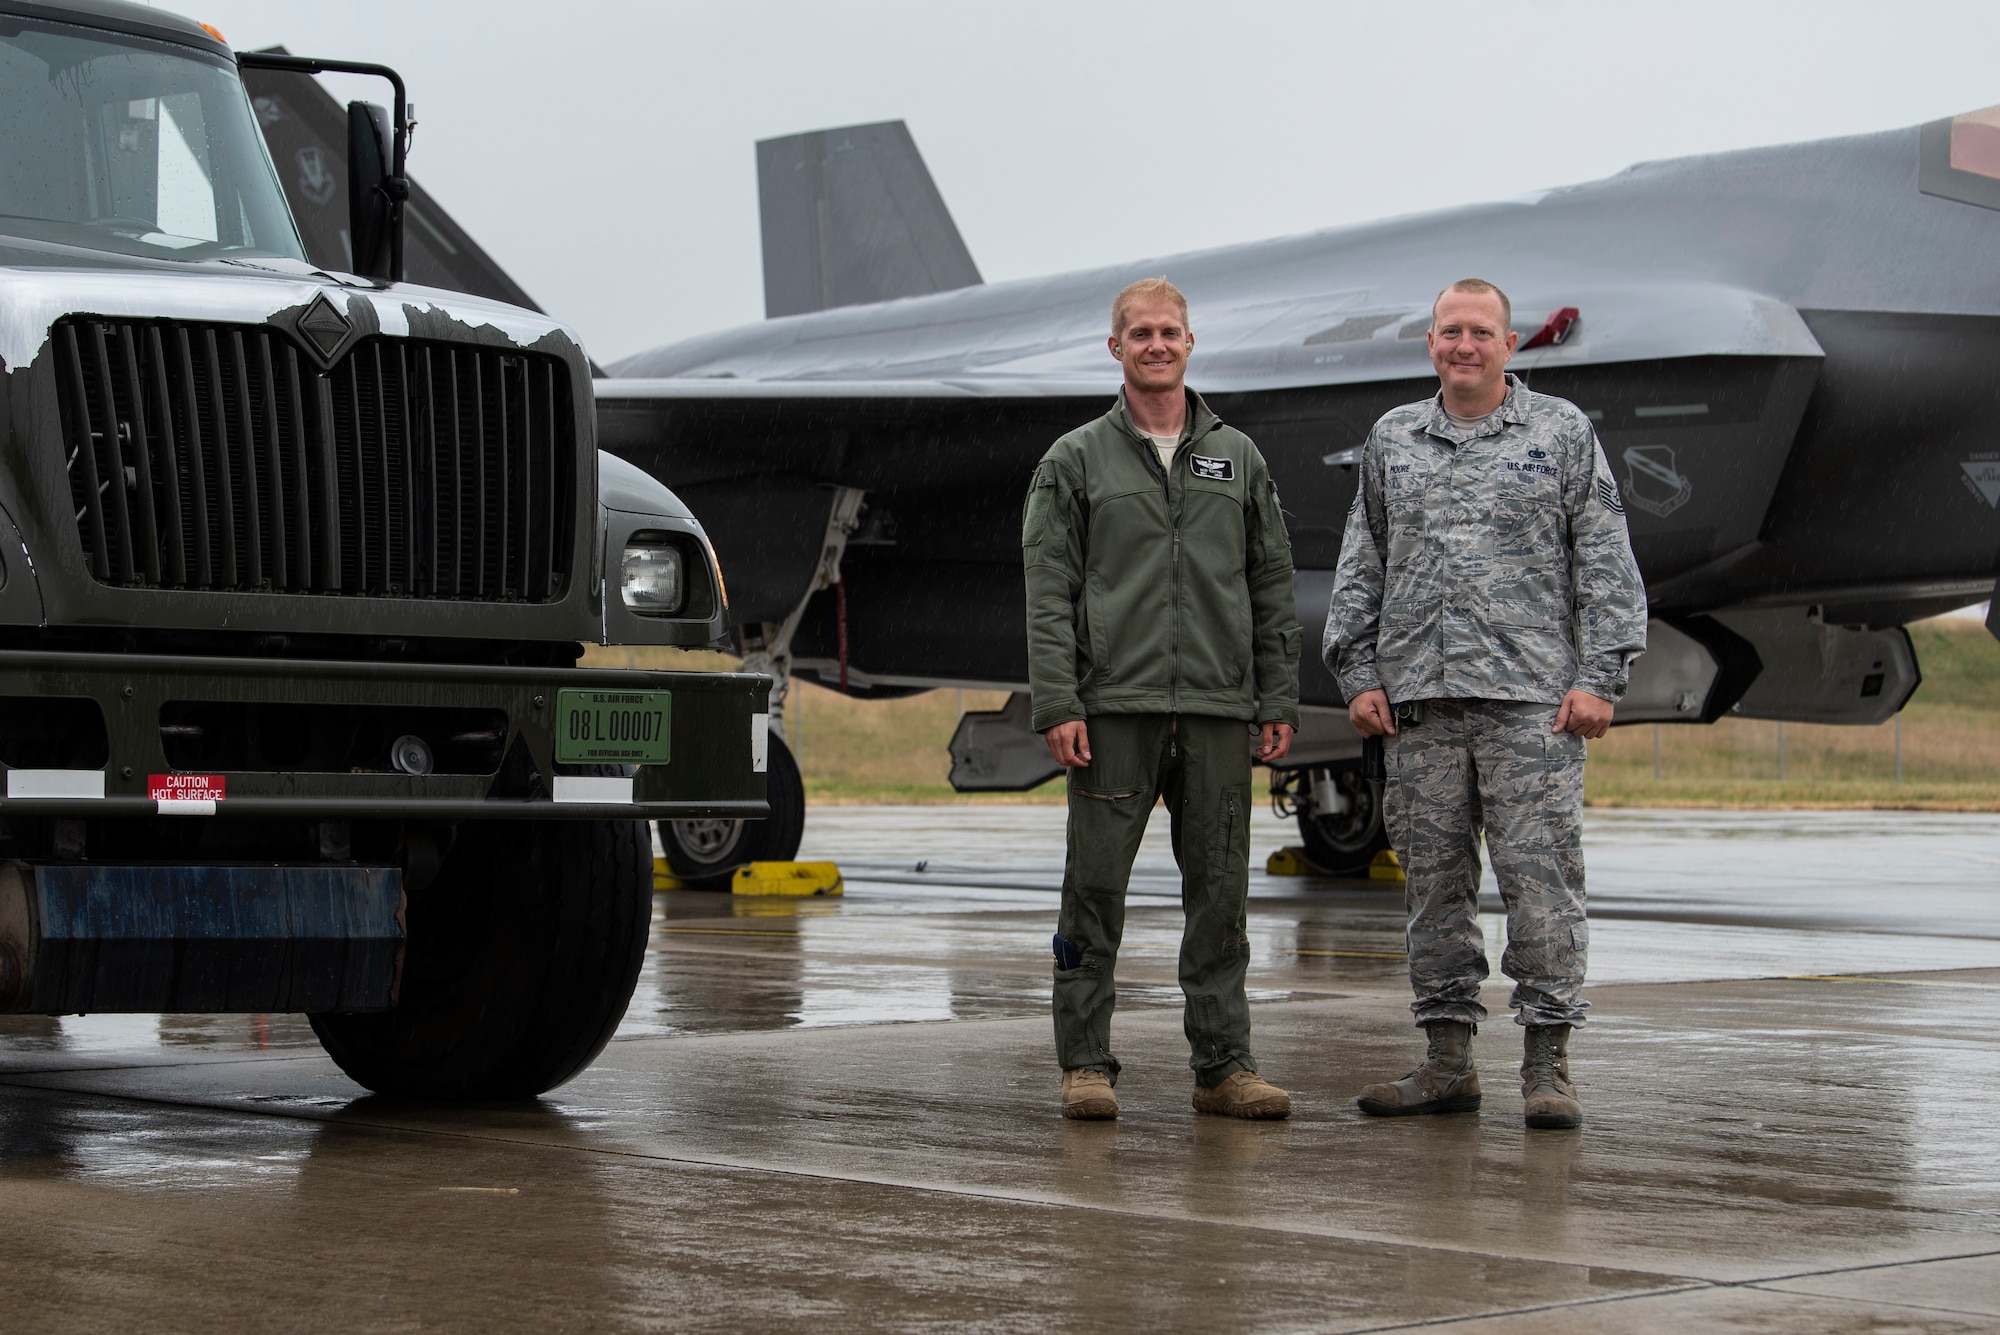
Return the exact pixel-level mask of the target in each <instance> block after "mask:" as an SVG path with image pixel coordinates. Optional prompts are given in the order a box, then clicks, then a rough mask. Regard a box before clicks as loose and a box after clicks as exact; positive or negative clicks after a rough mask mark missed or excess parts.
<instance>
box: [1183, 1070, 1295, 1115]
mask: <svg viewBox="0 0 2000 1335" xmlns="http://www.w3.org/2000/svg"><path fill="white" fill-rule="evenodd" d="M1194 1110H1195V1111H1196V1112H1199V1113H1214V1114H1215V1115H1216V1116H1218V1117H1248V1118H1251V1119H1252V1120H1254V1121H1276V1120H1277V1119H1279V1118H1282V1117H1290V1116H1291V1115H1292V1096H1291V1095H1290V1094H1287V1093H1286V1092H1285V1091H1284V1090H1282V1089H1279V1088H1278V1087H1277V1086H1276V1085H1274V1084H1272V1083H1271V1082H1270V1081H1268V1080H1266V1079H1265V1078H1264V1077H1263V1076H1261V1075H1258V1074H1257V1073H1256V1072H1255V1071H1234V1072H1231V1073H1230V1075H1229V1078H1228V1079H1226V1080H1224V1081H1223V1082H1222V1083H1221V1084H1219V1085H1213V1086H1208V1087H1204V1086H1201V1085H1196V1086H1195V1087H1194Z"/></svg>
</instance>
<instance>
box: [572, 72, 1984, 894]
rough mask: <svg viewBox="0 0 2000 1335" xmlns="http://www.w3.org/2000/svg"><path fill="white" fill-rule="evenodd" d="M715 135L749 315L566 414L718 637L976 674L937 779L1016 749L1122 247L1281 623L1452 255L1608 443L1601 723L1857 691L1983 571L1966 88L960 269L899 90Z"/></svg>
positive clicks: (1978, 222)
mask: <svg viewBox="0 0 2000 1335" xmlns="http://www.w3.org/2000/svg"><path fill="white" fill-rule="evenodd" d="M757 162H758V184H759V193H760V203H761V211H762V231H763V236H762V241H763V259H764V287H765V291H764V296H765V309H766V315H767V318H766V319H765V320H763V321H762V322H760V323H757V324H753V325H747V326H743V327H740V328H736V329H730V330H726V331H723V332H719V333H714V334H709V335H705V336H702V337H698V338H693V339H689V340H686V341H683V342H680V343H675V344H672V345H669V346H666V347H661V348H657V349H654V350H652V351H649V352H644V353H640V354H638V355H636V356H633V357H629V358H626V359H625V360H623V361H621V362H618V363H615V364H614V365H612V366H611V367H610V368H609V370H610V376H609V378H606V379H602V380H599V381H598V382H597V391H598V417H599V427H600V442H599V443H600V444H601V445H602V446H603V447H604V448H606V449H608V450H610V451H612V452H613V453H616V454H619V455H622V456H623V457H625V458H626V459H628V460H630V461H631V462H633V463H635V464H637V465H638V466H640V467H641V468H644V469H645V470H647V471H648V472H650V473H652V474H654V475H655V476H656V477H658V478H660V479H661V480H662V481H664V482H666V483H667V484H668V485H670V486H671V487H672V488H673V489H674V490H675V492H676V493H677V494H679V495H680V496H682V497H683V498H684V499H685V500H687V501H688V503H689V504H690V505H692V506H693V507H694V508H695V510H696V512H697V513H698V514H700V515H701V517H702V520H703V523H704V524H705V525H706V527H707V529H708V532H709V533H710V534H711V535H712V536H713V538H714V541H715V544H716V546H717V549H718V552H719V554H720V557H721V561H722V566H723V570H724V573H725V577H726V578H727V581H728V585H729V597H730V609H731V614H732V621H733V636H734V639H733V642H732V645H731V647H733V648H734V649H735V650H737V651H738V652H740V653H743V654H744V655H746V657H747V662H748V663H749V664H751V665H752V666H759V667H762V668H764V669H765V670H768V671H771V672H773V673H774V674H775V675H777V676H778V677H779V679H780V682H781V685H782V684H783V683H785V682H788V681H789V679H790V678H791V676H793V675H803V676H804V677H806V678H809V679H812V680H814V681H817V682H819V683H820V684H823V685H826V686H830V687H832V688H834V689H838V690H843V691H846V692H849V693H851V694H854V695H858V696H864V697H870V698H889V697H893V696H896V695H901V694H907V693H910V692H913V691H919V690H925V689H930V688H933V687H938V686H964V687H985V688H998V689H1004V690H1008V691H1010V692H1014V693H1015V694H1014V696H1013V697H1012V698H1010V700H1009V702H1008V705H1007V706H1006V707H1005V708H1003V709H1001V710H998V711H993V712H991V713H985V714H973V715H968V716H967V718H966V719H965V720H964V722H963V724H962V725H961V728H960V730H959V734H958V736H957V737H956V738H954V741H953V760H954V765H953V782H954V783H955V784H957V785H958V786H959V787H961V788H964V789H1000V788H1019V787H1025V786H1030V785H1033V784H1035V783H1039V782H1041V781H1043V780H1045V779H1047V778H1048V777H1050V775H1051V774H1052V772H1053V767H1052V766H1051V765H1050V763H1049V761H1048V758H1047V753H1046V751H1045V750H1044V749H1043V748H1042V746H1041V743H1040V740H1039V739H1038V738H1036V737H1035V736H1034V735H1033V734H1032V733H1031V732H1030V731H1029V730H1028V727H1027V711H1026V708H1025V706H1026V700H1025V698H1024V697H1023V696H1022V695H1020V694H1019V693H1020V692H1022V691H1023V690H1024V689H1025V682H1026V677H1027V665H1026V653H1025V635H1024V621H1023V595H1022V583H1021V567H1020V550H1019V545H1018V542H1019V531H1020V528H1019V525H1020V506H1021V500H1022V496H1023V492H1024V489H1025V486H1026V483H1027V479H1028V477H1029V475H1030V473H1031V471H1032V469H1033V467H1034V464H1035V462H1036V461H1037V459H1039V457H1040V456H1041V454H1042V452H1043V451H1044V450H1045V449H1047V447H1048V445H1049V444H1050V443H1051V442H1052V441H1053V440H1055V438H1056V437H1057V436H1059V435H1061V434H1062V433H1064V432H1065V431H1068V430H1069V429H1071V428H1072V427H1074V426H1076V425H1078V424H1079V423H1081V422H1083V421H1086V420H1088V419H1089V418H1091V417H1093V416H1096V415H1097V414H1099V413H1101V412H1102V411H1103V410H1104V408H1105V406H1106V405H1107V403H1108V402H1109V400H1110V398H1111V396H1112V394H1113V393H1115V391H1116V389H1117V387H1118V383H1119V380H1118V367H1117V364H1116V363H1115V362H1113V361H1112V360H1111V358H1110V357H1109V356H1108V355H1107V354H1106V352H1105V350H1104V341H1105V336H1106V334H1107V333H1108V332H1109V328H1108V325H1109V312H1110V302H1111V297H1112V295H1113V294H1114V293H1116V292H1117V290H1118V289H1119V288H1121V287H1122V286H1124V285H1125V284H1126V283H1128V282H1130V281H1132V280H1133V279H1135V278H1140V277H1144V276H1148V275H1154V274H1165V275H1166V276H1168V277H1169V278H1171V279H1173V280H1174V282H1176V283H1177V284H1178V285H1179V286H1180V287H1181V288H1182V289H1183V290H1184V291H1185V292H1186V293H1187V295H1188V298H1189V301H1190V303H1191V306H1192V321H1191V323H1192V325H1193V329H1194V332H1195V335H1196V339H1197V343H1196V350H1195V355H1194V357H1193V359H1192V361H1191V363H1190V375H1189V378H1190V383H1192V384H1193V385H1194V386H1195V387H1196V388H1197V389H1198V390H1200V391H1201V393H1202V394H1203V395H1204V396H1206V398H1207V399H1208V402H1209V403H1210V404H1211V405H1212V406H1213V407H1214V408H1215V409H1216V410H1217V411H1218V412H1219V413H1220V414H1221V416H1222V417H1223V418H1224V419H1225V420H1226V421H1229V422H1231V423H1232V424H1234V425H1236V426H1238V427H1240V428H1242V429H1243V430H1245V431H1246V432H1248V433H1249V434H1250V435H1251V437H1252V438H1254V439H1255V440H1256V441H1257V443H1258V445H1259V447H1260V448H1261V449H1262V451H1263V453H1264V455H1265V457H1266V458H1267V459H1268V460H1269V462H1270V465H1271V470H1272V474H1273V476H1274V478H1275V479H1276V481H1277V484H1278V487H1279V491H1280V495H1281V497H1282V501H1283V504H1284V507H1285V510H1286V515H1287V521H1288V523H1289V525H1290V530H1291V538H1292V549H1293V556H1294V560H1295V562H1296V564H1297V568H1298V577H1297V598H1298V610H1299V617H1300V620H1301V622H1303V623H1304V625H1305V626H1306V631H1307V636H1306V643H1307V644H1308V645H1309V646H1310V645H1314V644H1316V643H1317V642H1318V634H1319V630H1320V627H1321V626H1322V625H1323V623H1324V620H1325V614H1326V606H1327V601H1328V594H1329V592H1330V588H1331V582H1332V571H1333V568H1334V565H1335V561H1336V559H1337V556H1338V552H1339V545H1340V537H1341V532H1342V527H1343V520H1344V516H1345V514H1346V512H1347V508H1348V505H1349V502H1350V501H1351V499H1352V497H1353V493H1354V488H1355V481H1356V478H1355V472H1356V470H1355V465H1356V463H1357V461H1358V458H1359V447H1360V445H1361V443H1362V441H1363V439H1364V437H1365V435H1366V432H1367V430H1368V427H1369V425H1370V424H1371V423H1372V422H1373V421H1374V420H1375V418H1376V417H1377V416H1379V415H1380V414H1381V413H1382V412H1384V411H1386V410H1387V409H1389V408H1391V407H1393V406H1395V405H1397V404H1400V403H1407V402H1410V401H1412V400H1415V399H1419V398H1424V397H1427V396H1429V395H1430V394H1431V393H1433V392H1434V390H1435V387H1436V381H1435V377H1434V375H1433V373H1432V371H1431V367H1430V364H1429V360H1428V357H1427V354H1426V348H1425V341H1424V333H1425V330H1426V327H1427V325H1428V321H1429V309H1430V303H1431V301H1432V298H1433V297H1434V296H1435V294H1436V293H1437V291H1438V290H1439V289H1440V288H1441V287H1443V286H1444V285H1445V284H1446V283H1447V282H1449V281H1451V280H1452V279H1454V278H1459V277H1464V276H1468V275H1477V276H1479V277H1483V278H1487V279H1490V280H1492V281H1494V282H1496V283H1498V284H1500V285H1501V286H1502V287H1503V288H1504V289H1506V290H1507V291H1508V293H1509V294H1510V295H1511V296H1512V298H1513V302H1514V312H1515V323H1516V326H1517V327H1518V328H1519V329H1520V331H1521V334H1522V340H1521V351H1520V353H1519V355H1517V357H1516V358H1515V360H1514V363H1513V368H1512V369H1513V370H1514V371H1515V372H1516V373H1517V374H1518V375H1520V376H1521V377H1522V378H1523V379H1524V380H1525V381H1527V383H1529V384H1530V385H1532V386H1533V387H1534V388H1536V389H1538V390H1542V391H1545V392H1548V393H1553V394H1559V395H1561V396H1563V397H1564V398H1567V399H1570V400H1572V401H1574V402H1575V403H1577V404H1578V405H1580V406H1581V407H1582V408H1584V410H1585V411H1586V412H1588V413H1589V415H1590V417H1591V419H1592V421H1594V422H1595V423H1596V424H1597V429H1598V434H1599V436H1600V438H1601V440H1602V442H1603V445H1604V449H1605V452H1606V455H1607V457H1608V458H1609V460H1610V462H1611V465H1612V468H1613V470H1614V471H1615V472H1616V474H1617V476H1618V479H1619V483H1620V487H1621V490H1622V492H1623V498H1624V502H1625V505H1626V510H1627V514H1628V518H1629V521H1630V525H1631V531H1632V538H1633V545H1634V548H1635V550H1636V553H1637V556H1638V559H1639V563H1640V566H1641V568H1642V570H1643V571H1644V573H1645V576H1646V580H1647V587H1648V593H1649V596H1650V599H1651V605H1652V611H1653V618H1654V619H1653V622H1652V625H1651V627H1650V635H1651V648H1650V650H1649V651H1648V653H1647V654H1646V655H1645V657H1644V658H1642V659H1641V660H1640V661H1639V664H1638V667H1637V669H1636V671H1635V674H1634V678H1633V682H1632V688H1631V691H1630V693H1629V695H1628V696H1627V698H1626V700H1625V702H1624V704H1623V705H1622V706H1621V707H1620V709H1619V711H1618V721H1619V722H1620V723H1638V722H1675V723H1707V722H1712V721H1714V720H1715V719H1717V718H1719V717H1722V716H1723V715H1725V714H1736V715H1740V716H1746V717H1754V718H1766V719H1787V720H1800V721H1809V722H1818V723H1851V724H1871V723H1878V722H1881V721H1883V720H1885V719H1887V718H1888V717H1890V716H1891V715H1892V714H1893V713H1894V712H1895V711H1896V710H1898V709H1900V708H1901V707H1902V705H1903V703H1904V702H1905V701H1906V700H1907V699H1908V698H1909V696H1910V693H1911V692H1912V691H1913V690H1915V688H1916V686H1917V683H1918V680H1919V670H1918V665H1917V663H1916V659H1915V655H1914V653H1913V651H1912V649H1911V645H1910V641H1909V637H1908V636H1907V635H1906V634H1905V633H1904V632H1903V630H1902V629H1901V627H1902V625H1903V624H1904V623H1905V622H1907V621H1910V620H1914V619H1917V618H1919V617H1923V616H1927V615H1931V614H1934V613H1937V612H1942V611H1946V610H1949V609H1952V608H1956V607H1960V606H1963V605H1965V604H1967V603H1972V602H1977V601H1979V600H1980V599H1982V598H1986V597H1989V596H1990V595H1991V593H1992V590H1993V587H1994V581H1995V573H1996V569H2000V429H1997V428H1996V427H1995V425H1994V424H1995V423H1996V422H2000V376H1995V375H1994V374H1993V372H1992V367H1993V366H1994V365H1996V364H2000V267H1997V266H1995V265H1994V263H1993V262H1992V257H1993V256H1994V255H1995V254H1996V253H2000V108H1990V109H1988V110H1985V111H1979V112H1973V113H1970V114H1968V115H1963V116H1957V117H1953V118H1950V119H1947V120H1941V121H1937V122H1933V123H1931V124H1927V125H1923V126H1919V127H1914V128H1908V129H1900V130H1891V131H1887V132H1883V133H1878V134H1869V135H1861V136H1856V137H1851V138H1843V139H1832V140H1824V141H1819V142H1814V143H1806V144H1795V145H1787V146H1782V147H1775V148H1759V149H1750V150H1745V151H1740V152H1731V153H1721V154H1713V155H1707V156H1701V157H1692V158H1682V159H1676V160H1671V161H1663V162H1650V163H1643V164H1640V165H1638V166H1635V167H1632V168H1629V169H1627V170H1626V171H1624V172H1621V173H1619V174H1618V175H1616V176H1613V177H1610V178H1609V179H1606V180H1602V181H1596V182H1591V183H1588V184H1584V185H1576V186H1568V187H1562V188H1556V189H1548V190H1538V191H1535V192H1533V193H1530V194H1527V195H1523V196H1521V197H1518V198H1515V199H1508V200H1500V201H1495V202H1492V203H1486V204H1477V205H1471V206H1467V207H1462V208H1455V209H1448V210H1443V211H1440V212H1436V213H1430V214H1424V215H1419V216H1414V217H1402V218H1396V219H1391V220H1388V221H1384V222H1379V223H1371V224H1364V225H1360V226H1350V227H1341V228H1335V229H1330V230H1326V231H1320V232H1314V233H1310V234H1307V235H1304V236H1294V237H1285V238H1280V239H1276V240H1270V241H1262V242H1254V243H1250V244H1244V245H1236V246H1228V247H1222V248H1219V249H1212V250H1205V251H1198V252H1194V253H1189V254H1183V255H1171V256H1165V257H1156V258H1150V259H1144V260H1139V261H1135V262H1134V263H1131V264H1127V265H1119V266H1114V267H1110V268H1103V269H1095V270H1089V271H1084V272H1078V273H1070V274H1064V275H1059V276H1055V277H1049V278H1035V279H1027V280H1021V281H1014V282H1006V283H992V284H988V283H983V282H982V281H981V278H980V274H979V270H978V268H977V265H976V264H975V262H974V260H973V258H972V256H971V254H970V253H969V251H968V250H967V248H966V246H965V243H964V241H963V240H962V238H961V237H960V235H959V232H958V229H957V227H956V226H955V225H954V223H953V222H952V219H951V216H950V213H949V211H948V210H947V209H946V207H945V204H944V201H943V199H942V197H941V196H940V194H939V192H938V190H937V188H936V186H935V184H934V183H933V182H932V180H931V177H930V173H929V171H928V170H927V168H926V167H925V165H924V162H923V159H922V156H921V155H920V154H919V152H918V150H917V147H916V144H915V142H914V140H913V139H912V138H911V136H910V134H909V132H908V130H907V128H906V127H905V126H904V125H903V124H902V123H901V122H889V123H884V124H876V125H860V126H850V127H846V128H842V129H833V130H822V131H815V132H812V133H808V134H802V135H794V136H789V137H786V138H782V139H775V140H768V141H765V142H763V143H760V144H759V145H757ZM1989 624H1990V625H1991V624H1994V623H1992V622H1989ZM1996 633H2000V632H1996ZM1302 690H1303V697H1304V699H1303V703H1304V704H1305V705H1306V706H1307V709H1306V715H1307V723H1306V727H1305V729H1304V730H1303V732H1302V734H1301V736H1300V738H1299V740H1298V743H1297V744H1296V745H1295V747H1294V749H1293V753H1292V755H1291V757H1290V758H1289V759H1288V760H1287V761H1286V763H1285V766H1284V768H1282V769H1280V770H1278V771H1277V772H1275V773H1274V774H1273V780H1272V781H1273V789H1274V794H1275V796H1276V798H1277V800H1278V802H1279V804H1280V806H1281V809H1283V810H1287V811H1290V812H1292V813H1295V814H1296V815H1297V816H1298V819H1299V825H1300V829H1301V834H1302V837H1303V838H1304V841H1305V844H1306V847H1307V850H1308V852H1309V854H1310V855H1311V857H1312V858H1313V860H1314V861H1316V862H1317V863H1319V864H1320V865H1321V866H1322V867H1324V868H1326V869H1327V870H1329V871H1338V872H1351V871H1354V870H1357V869H1358V868H1360V867H1363V866H1365V865H1366V863H1367V861H1368V860H1369V858H1371V857H1372V855H1373V854H1374V852H1375V851H1376V850H1378V849H1379V848H1380V847H1382V846H1383V845H1384V840H1383V836H1382V832H1381V822H1380V817H1379V807H1378V802H1377V794H1376V792H1375V791H1374V789H1373V788H1372V787H1371V786H1370V785H1369V784H1368V783H1367V782H1366V781H1365V780H1364V779H1363V778H1362V777H1361V774H1360V770H1359V766H1358V754H1359V742H1358V739H1357V738H1356V737H1355V736H1354V734H1353V732H1352V730H1351V728H1349V727H1348V725H1347V723H1346V719H1345V713H1344V710H1343V709H1342V707H1341V700H1340V698H1339V695H1338V692H1337V691H1336V689H1335V687H1334V684H1333V682H1332V681H1331V679H1330V678H1329V677H1328V676H1327V674H1326V673H1325V672H1324V671H1323V670H1322V668H1321V667H1320V664H1319V661H1318V655H1317V654H1316V653H1314V652H1308V653H1307V654H1306V655H1305V662H1304V663H1303V664H1302ZM780 726H782V724H781V723H780ZM776 751H777V752H781V751H782V746H778V747H776ZM791 768H792V767H790V766H786V765H783V764H781V763H779V762H776V761H774V763H773V774H774V781H776V782H784V781H785V780H784V778H783V777H782V776H784V775H787V774H789V773H790V772H791ZM790 797H791V799H792V800H791V801H790V802H789V808H790V809H791V810H793V811H795V812H797V813H800V815H799V816H798V817H796V818H794V819H791V820H786V821H772V822H769V823H767V824H766V825H765V826H764V827H762V828H746V827H740V826H730V827H724V826H718V827H716V828H712V829H711V828H707V827H701V828H694V827H690V828H689V829H687V830H670V831H667V832H664V833H665V834H666V836H667V840H666V841H667V844H668V851H669V853H670V854H671V855H673V856H674V858H675V861H676V863H677V865H680V866H682V867H683V869H684V870H689V871H698V870H700V869H701V868H702V867H704V866H708V865H711V864H713V865H716V866H724V865H728V863H729V862H731V861H740V860H742V859H743V858H744V857H746V856H789V853H790V849H791V848H795V847H796V843H797V826H798V824H799V821H800V820H802V812H803V793H802V792H798V793H794V794H791V795H790ZM775 800H776V799H775V798H774V801H775Z"/></svg>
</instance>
